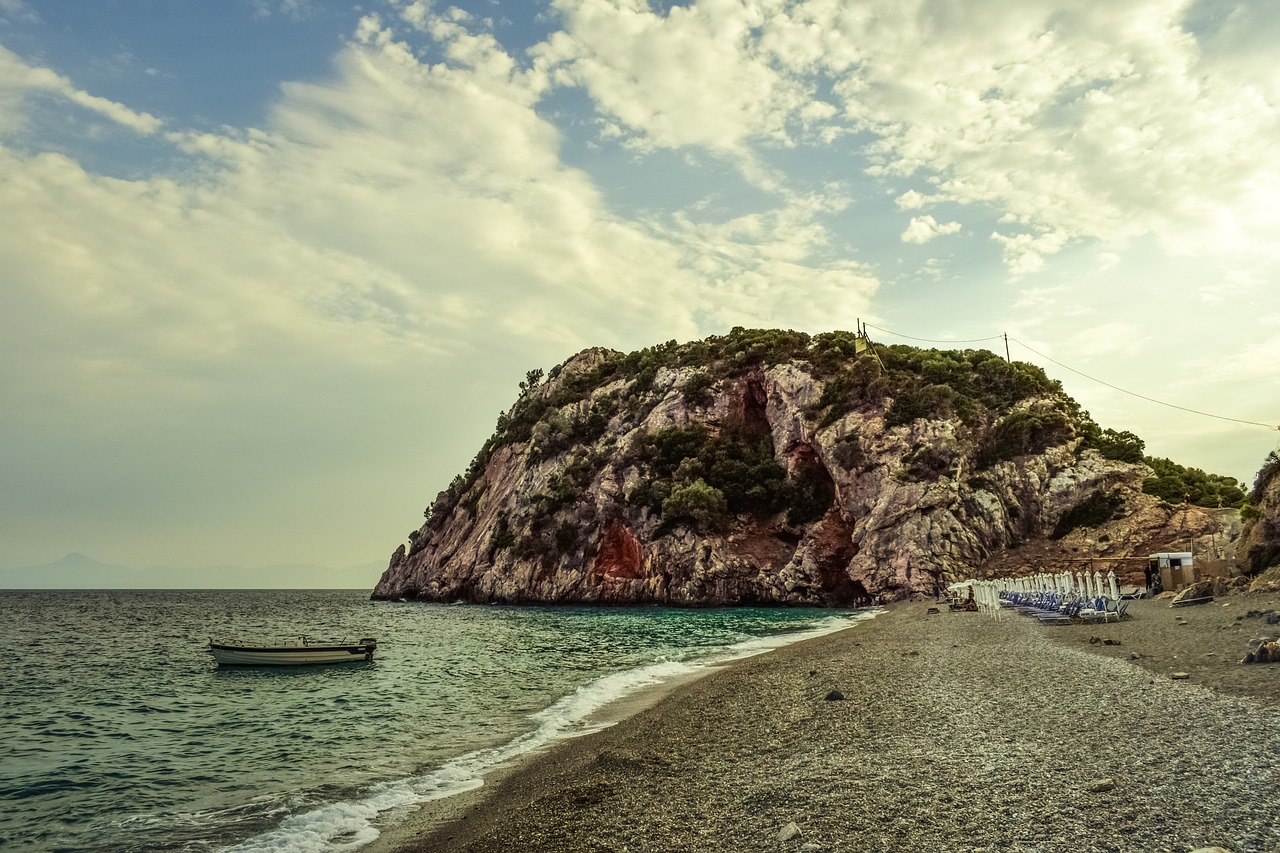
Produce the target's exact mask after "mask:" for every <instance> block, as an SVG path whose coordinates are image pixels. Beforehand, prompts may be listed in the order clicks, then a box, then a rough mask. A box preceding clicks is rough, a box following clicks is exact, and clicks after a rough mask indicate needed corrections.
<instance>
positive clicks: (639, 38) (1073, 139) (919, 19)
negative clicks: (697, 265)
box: [535, 0, 1280, 273]
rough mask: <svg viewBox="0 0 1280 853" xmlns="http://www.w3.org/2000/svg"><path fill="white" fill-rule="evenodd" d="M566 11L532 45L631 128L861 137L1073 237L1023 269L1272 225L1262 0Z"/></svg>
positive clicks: (1274, 146) (737, 146)
mask: <svg viewBox="0 0 1280 853" xmlns="http://www.w3.org/2000/svg"><path fill="white" fill-rule="evenodd" d="M555 7H556V9H557V10H558V11H559V13H560V14H561V16H562V18H563V22H564V30H563V32H560V33H557V34H555V35H554V36H552V37H551V38H550V39H549V40H548V42H547V43H546V44H544V45H542V46H540V47H539V48H537V49H536V50H535V55H536V56H537V58H538V61H539V63H540V64H541V66H540V67H543V68H545V69H546V71H547V73H548V74H549V75H551V77H552V79H553V80H554V81H555V82H556V83H558V84H562V85H577V86H582V87H583V88H584V89H585V90H586V91H587V92H588V93H589V95H590V96H591V97H592V99H593V100H594V102H595V105H596V108H597V109H598V110H599V111H600V113H601V115H602V116H604V117H606V118H607V119H608V121H609V122H610V126H612V127H615V128H618V129H620V130H623V131H625V132H626V133H628V134H630V135H631V136H632V141H633V143H635V144H636V145H637V146H641V147H642V146H650V147H668V148H674V147H681V146H693V145H696V146H704V147H706V148H709V149H712V150H716V151H721V152H724V153H725V154H726V156H730V157H737V158H740V159H742V160H744V161H750V160H752V159H753V158H755V157H756V156H757V151H756V150H755V149H757V148H760V147H766V148H767V147H768V146H790V145H805V144H808V143H809V142H815V143H817V142H821V141H825V142H829V141H830V140H832V139H836V138H839V137H841V136H848V135H850V134H854V133H862V134H868V133H869V134H872V135H873V136H874V141H873V143H872V144H870V145H869V146H867V147H866V148H865V149H864V150H865V152H866V153H867V154H868V155H869V156H870V157H871V160H872V164H871V167H870V172H871V173H872V174H873V175H875V176H878V177H880V178H882V179H884V180H886V181H888V182H891V183H892V182H895V181H901V180H902V179H904V178H907V177H915V178H924V179H926V180H929V181H930V182H931V183H932V184H933V185H934V187H935V190H934V192H933V194H932V196H931V197H930V200H938V201H951V202H955V203H959V204H961V205H981V206H991V207H992V208H994V209H995V210H997V211H1001V212H1003V213H1005V214H1006V215H1007V216H1008V217H1009V221H1010V222H1012V223H1014V224H1017V225H1019V226H1021V227H1023V228H1025V229H1027V232H1028V233H1032V234H1037V235H1047V234H1053V235H1058V234H1061V235H1063V236H1064V238H1065V239H1058V238H1057V237H1054V238H1050V239H1040V238H1036V239H1037V242H1038V245H1037V247H1036V249H1035V251H1033V252H1028V251H1017V250H1015V251H1013V252H1009V253H1006V258H1007V260H1008V261H1009V263H1010V264H1011V269H1013V270H1014V271H1015V272H1018V273H1026V272H1029V271H1031V270H1033V269H1034V268H1037V267H1038V265H1039V264H1040V263H1041V262H1042V261H1043V258H1044V257H1045V256H1046V255H1048V254H1051V253H1053V252H1054V251H1057V250H1060V249H1061V248H1062V247H1063V246H1065V245H1067V244H1068V243H1069V242H1071V241H1072V240H1079V239H1092V240H1099V241H1104V242H1108V243H1119V242H1123V241H1125V240H1127V239H1131V238H1134V237H1137V236H1141V235H1146V234H1157V235H1159V236H1160V237H1161V238H1162V239H1163V240H1164V241H1165V244H1166V247H1167V248H1170V249H1176V250H1179V251H1196V252H1219V251H1224V250H1226V251H1229V250H1228V249H1226V246H1228V245H1235V246H1237V247H1240V246H1249V247H1252V246H1254V245H1256V242H1257V237H1258V236H1259V235H1262V234H1265V233H1266V232H1267V231H1268V230H1269V229H1272V228H1274V227H1275V226H1277V225H1280V211H1276V209H1275V205H1274V204H1273V203H1270V202H1269V201H1268V199H1274V198H1275V197H1276V195H1277V193H1280V171H1277V169H1276V168H1274V167H1273V166H1272V165H1270V164H1273V163H1276V162H1280V157H1277V154H1280V117H1278V115H1277V111H1276V110H1275V109H1274V107H1273V104H1275V103H1276V102H1277V97H1278V95H1280V92H1277V87H1278V86H1280V84H1277V82H1276V78H1275V75H1274V74H1273V73H1272V66H1273V63H1272V60H1271V58H1270V51H1269V48H1268V47H1267V45H1268V44H1270V43H1271V41H1272V39H1271V38H1270V37H1261V36H1258V35H1257V32H1258V31H1261V32H1265V33H1270V34H1271V35H1272V36H1273V35H1274V34H1275V32H1276V28H1277V26H1280V22H1277V21H1276V20H1275V18H1276V17H1277V16H1275V15H1273V14H1271V13H1269V12H1265V11H1263V10H1259V9H1257V8H1254V7H1248V8H1246V7H1238V8H1235V9H1233V10H1232V11H1231V12H1230V13H1229V14H1228V15H1226V16H1225V21H1224V22H1221V23H1218V24H1217V25H1216V26H1215V27H1212V28H1207V29H1204V30H1203V31H1202V32H1200V33H1193V32H1190V31H1188V29H1187V27H1188V26H1190V25H1191V24H1189V23H1188V20H1187V19H1188V17H1189V16H1190V15H1191V14H1192V12H1193V9H1192V6H1191V4H1189V3H1187V2H1185V0H1176V2H1174V1H1173V0H1160V1H1159V2H1145V3H1133V4H1125V5H1124V6H1123V7H1116V6H1114V5H1109V6H1108V5H1100V6H1075V7H1069V8H1067V7H1063V5H1062V4H1061V3H1058V2H1050V0H1026V2H1021V3H1018V4H1016V5H1015V6H1013V7H1010V6H1009V4H1007V3H1005V2H1003V0H974V2H970V3H965V4H964V5H963V6H962V7H961V6H956V5H955V4H951V3H946V2H940V0H914V2H909V3H902V2H899V0H866V2H861V3H858V4H852V5H850V4H833V3H830V2H825V0H821V1H820V0H810V2H794V3H787V4H768V5H764V6H760V5H746V4H731V3H710V2H703V3H696V4H692V5H689V6H675V7H672V8H670V9H669V10H668V11H667V12H665V13H661V12H657V11H653V10H652V9H651V8H650V7H649V6H648V5H646V4H639V5H637V4H635V3H626V2H618V0H560V2H557V3H556V4H555ZM1192 23H1194V22H1192ZM824 81H830V83H831V85H830V91H829V92H826V93H825V94H822V95H819V94H818V93H819V92H820V91H823V85H824ZM831 107H834V108H835V111H834V112H833V111H832V110H831V109H830V108H831ZM924 203H925V198H924V196H922V195H921V194H920V193H919V192H918V191H916V190H911V191H908V192H905V193H902V194H901V195H899V196H898V204H899V206H900V207H901V209H918V207H920V206H922V205H923V204H924ZM1206 226H1212V227H1208V228H1207V227H1206ZM1013 239H1015V240H1018V241H1022V240H1023V238H1020V237H1014V238H1013Z"/></svg>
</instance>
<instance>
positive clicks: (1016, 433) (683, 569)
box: [373, 329, 1235, 606]
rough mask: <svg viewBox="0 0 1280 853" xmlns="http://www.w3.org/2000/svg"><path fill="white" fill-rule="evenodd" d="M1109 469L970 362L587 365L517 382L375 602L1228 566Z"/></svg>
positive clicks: (770, 592) (712, 358) (867, 586)
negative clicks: (1161, 560) (1160, 562)
mask: <svg viewBox="0 0 1280 853" xmlns="http://www.w3.org/2000/svg"><path fill="white" fill-rule="evenodd" d="M1108 457H1110V458H1108ZM1126 458H1128V459H1131V460H1141V442H1140V440H1138V439H1137V438H1136V436H1131V435H1129V434H1128V433H1114V432H1112V431H1110V430H1101V429H1099V428H1098V427H1097V425H1096V424H1094V423H1093V421H1092V420H1091V419H1090V418H1089V416H1088V414H1087V413H1085V412H1082V411H1081V410H1080V409H1079V407H1078V406H1077V405H1076V404H1075V403H1074V402H1073V401H1071V400H1070V399H1069V398H1067V397H1066V396H1065V395H1064V394H1063V393H1062V391H1061V388H1060V386H1058V384H1057V383H1056V382H1054V381H1052V380H1050V379H1048V378H1047V377H1046V376H1045V375H1044V374H1043V372H1041V371H1040V370H1039V369H1038V368H1036V367H1034V366H1032V365H1027V364H1022V363H1017V362H1015V363H1013V364H1008V363H1006V362H1005V361H1004V360H1003V359H1000V358H998V357H996V356H994V355H993V354H991V353H988V352H985V351H964V352H958V353H957V352H939V351H934V350H918V349H914V348H910V347H887V348H883V347H882V348H879V349H878V350H874V351H873V350H870V349H867V344H866V342H865V340H863V339H860V338H858V337H857V336H855V335H850V334H847V333H830V334H828V335H818V336H814V337H812V338H810V337H809V336H807V335H801V334H798V333H792V332H760V331H748V330H741V329H735V330H734V332H733V333H731V334H730V335H728V336H725V337H722V338H712V339H708V340H707V341H696V342H693V343H691V344H685V345H676V344H675V343H674V342H672V343H669V344H666V345H663V346H661V347H655V348H652V349H650V350H644V351H641V352H639V353H631V354H626V355H624V354H622V353H617V352H613V351H609V350H602V349H591V350H586V351H584V352H582V353H579V354H578V355H577V356H574V357H573V358H572V359H570V360H569V361H568V362H566V363H565V364H563V365H561V366H560V367H558V368H556V369H554V370H552V371H551V373H550V375H549V376H548V377H547V378H546V380H545V381H543V378H542V376H541V374H540V372H538V371H534V372H531V373H530V374H529V376H528V377H527V380H526V382H525V383H522V386H521V394H520V397H519V399H518V400H517V402H516V404H515V405H514V406H513V407H512V409H511V410H510V411H509V412H507V413H506V414H504V415H503V417H502V418H500V420H499V423H498V428H497V430H496V432H495V434H494V436H493V437H492V438H490V439H489V441H488V442H487V443H486V444H485V446H484V448H483V449H482V450H481V452H480V453H479V454H478V455H477V457H476V459H475V461H474V462H473V463H472V465H471V468H470V469H469V470H468V471H467V472H466V474H464V475H460V476H459V477H458V478H456V479H455V480H454V482H453V483H452V484H451V485H450V487H449V488H448V489H446V490H445V491H444V492H442V493H441V494H440V496H439V497H438V498H437V499H436V501H435V503H434V504H433V505H432V506H431V507H430V508H429V509H428V511H427V520H426V522H425V523H424V524H423V525H422V527H421V528H420V529H419V530H417V531H415V532H414V533H413V534H412V537H411V540H410V543H409V545H408V546H407V547H406V546H401V547H400V548H399V549H397V551H396V552H395V554H394V555H393V556H392V558H391V563H390V565H389V567H388V569H387V571H386V572H385V573H384V575H383V576H382V579H381V580H380V581H379V583H378V585H377V588H376V589H375V590H374V593H373V597H374V598H380V599H399V598H404V599H410V600H427V601H447V602H451V601H459V600H460V601H469V602H509V603H533V602H548V603H572V602H582V603H607V604H642V603H662V604H678V605H702V604H794V605H842V606H844V605H851V604H861V603H869V602H870V600H871V599H872V597H874V596H883V597H886V598H892V597H900V596H904V595H907V594H911V593H926V594H928V593H932V592H934V591H935V589H937V588H938V587H939V586H940V585H943V584H945V583H947V582H948V581H950V580H951V579H953V578H956V577H960V576H970V575H973V574H975V573H981V572H982V571H984V570H989V571H1003V570H1005V569H1006V568H1013V569H1016V570H1021V571H1027V570H1032V569H1035V568H1044V569H1051V568H1063V567H1067V566H1070V565H1071V564H1070V563H1068V562H1066V561H1068V560H1072V559H1077V560H1078V559H1082V558H1087V557H1088V556H1094V555H1120V554H1126V553H1131V554H1146V553H1150V552H1152V551H1156V550H1171V549H1174V547H1173V546H1174V545H1178V547H1177V548H1176V550H1181V546H1180V543H1181V542H1182V541H1185V540H1186V539H1187V538H1188V536H1197V535H1198V536H1201V537H1203V539H1204V540H1205V542H1206V547H1208V545H1209V543H1210V542H1212V544H1213V547H1216V548H1217V549H1218V551H1219V552H1221V554H1222V555H1228V554H1229V553H1230V552H1231V551H1232V549H1233V547H1234V542H1233V540H1232V535H1231V529H1232V525H1233V524H1234V523H1235V521H1234V516H1233V515H1232V512H1231V511H1230V510H1228V511H1226V513H1225V514H1223V513H1219V514H1218V515H1217V516H1215V515H1213V514H1212V513H1209V512H1200V511H1191V510H1182V515H1181V517H1179V510H1176V509H1174V508H1173V507H1171V506H1169V505H1168V504H1165V503H1164V502H1163V501H1162V500H1161V499H1159V498H1156V497H1154V496H1152V495H1148V494H1144V493H1143V491H1142V486H1143V481H1144V480H1145V479H1147V478H1148V477H1150V476H1151V469H1149V468H1148V467H1147V466H1146V465H1145V464H1143V463H1142V462H1141V461H1124V460H1125V459H1126ZM1188 525H1190V532H1189V527H1188ZM1179 536H1181V537H1182V538H1181V539H1179V538H1178V537H1179ZM1201 553H1203V552H1201ZM1134 568H1135V570H1136V571H1137V572H1138V574H1139V576H1140V574H1141V566H1139V565H1137V564H1134Z"/></svg>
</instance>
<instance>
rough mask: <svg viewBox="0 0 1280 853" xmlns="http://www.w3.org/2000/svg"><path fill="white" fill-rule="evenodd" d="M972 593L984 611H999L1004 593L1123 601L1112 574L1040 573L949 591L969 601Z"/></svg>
mask: <svg viewBox="0 0 1280 853" xmlns="http://www.w3.org/2000/svg"><path fill="white" fill-rule="evenodd" d="M969 590H972V591H973V599H974V601H976V602H977V604H978V606H979V607H982V608H999V607H1000V594H1001V593H1003V592H1017V593H1026V594H1035V593H1049V594H1054V595H1079V596H1082V597H1084V598H1098V597H1100V596H1107V597H1108V598H1110V599H1111V600H1112V601H1119V600H1120V585H1119V583H1118V582H1117V581H1116V573H1115V572H1114V571H1111V570H1108V571H1107V573H1106V574H1105V575H1104V574H1103V573H1102V572H1099V571H1097V570H1094V571H1093V572H1088V571H1083V572H1070V571H1066V570H1063V571H1061V572H1040V573H1037V574H1034V575H1023V576H1021V577H1016V578H993V579H991V580H965V581H960V582H959V583H953V584H951V586H949V587H947V591H948V592H950V593H952V594H953V595H958V596H959V597H961V598H968V597H969Z"/></svg>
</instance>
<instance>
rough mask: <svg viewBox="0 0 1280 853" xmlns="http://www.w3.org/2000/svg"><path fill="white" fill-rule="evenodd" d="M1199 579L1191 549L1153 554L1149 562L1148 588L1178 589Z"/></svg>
mask: <svg viewBox="0 0 1280 853" xmlns="http://www.w3.org/2000/svg"><path fill="white" fill-rule="evenodd" d="M1199 579H1200V578H1199V576H1198V575H1197V574H1196V569H1195V565H1194V560H1193V558H1192V555H1191V552H1190V551H1167V552H1164V553H1160V554H1152V555H1151V557H1150V559H1149V561H1148V563H1147V589H1151V590H1155V588H1156V587H1157V586H1158V587H1159V589H1161V590H1177V589H1182V588H1183V587H1184V586H1190V585H1191V584H1193V583H1195V582H1196V581H1198V580H1199Z"/></svg>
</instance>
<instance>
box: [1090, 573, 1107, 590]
mask: <svg viewBox="0 0 1280 853" xmlns="http://www.w3.org/2000/svg"><path fill="white" fill-rule="evenodd" d="M1106 591H1107V588H1106V587H1105V586H1103V585H1102V572H1099V571H1097V570H1095V571H1094V573H1093V594H1094V595H1106Z"/></svg>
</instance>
